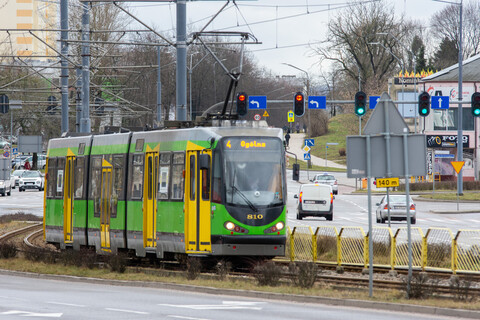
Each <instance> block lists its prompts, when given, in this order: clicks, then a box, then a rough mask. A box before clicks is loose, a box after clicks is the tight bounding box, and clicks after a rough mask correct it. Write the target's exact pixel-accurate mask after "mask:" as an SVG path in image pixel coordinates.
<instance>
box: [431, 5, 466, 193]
mask: <svg viewBox="0 0 480 320" xmlns="http://www.w3.org/2000/svg"><path fill="white" fill-rule="evenodd" d="M433 1H437V2H445V3H449V4H454V5H457V6H460V10H459V15H460V16H459V25H458V28H459V32H458V34H459V39H458V129H457V161H463V110H462V100H463V92H462V91H463V88H462V85H463V84H462V82H463V74H462V73H463V66H462V64H463V53H462V35H463V28H462V13H463V0H460V3H459V2H453V1H445V0H433ZM475 121H476V120H475ZM457 194H458V195H463V170H460V172H459V173H458V175H457Z"/></svg>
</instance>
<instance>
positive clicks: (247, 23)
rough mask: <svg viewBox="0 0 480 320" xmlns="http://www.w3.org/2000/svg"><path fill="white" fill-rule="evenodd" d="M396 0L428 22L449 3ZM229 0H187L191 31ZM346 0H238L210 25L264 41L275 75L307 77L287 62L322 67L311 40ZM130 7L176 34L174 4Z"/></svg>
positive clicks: (262, 49) (263, 53)
mask: <svg viewBox="0 0 480 320" xmlns="http://www.w3.org/2000/svg"><path fill="white" fill-rule="evenodd" d="M384 1H386V2H387V3H389V4H393V5H394V7H395V12H396V13H397V14H398V15H400V14H402V13H405V15H406V16H407V17H409V18H414V19H421V20H424V21H427V22H428V20H429V19H430V16H431V15H432V14H433V13H434V12H437V11H439V10H440V9H442V8H444V7H445V6H447V5H448V4H446V3H441V2H435V1H433V0H384ZM225 3H226V1H191V2H187V23H188V26H187V31H188V32H192V31H198V30H200V28H202V27H203V26H204V25H205V24H206V22H207V21H209V20H210V17H211V16H212V15H213V14H215V13H216V12H217V11H218V10H219V9H220V8H221V7H222V6H223V5H224V4H225ZM345 4H346V1H343V0H337V1H335V0H276V1H274V0H257V1H255V0H254V1H237V5H238V9H237V8H236V7H235V6H234V5H233V3H232V2H231V3H230V4H229V5H228V7H227V9H226V10H224V11H223V12H222V13H221V14H220V15H219V17H217V18H216V19H215V21H214V22H213V24H211V25H210V26H209V28H207V30H220V31H247V32H250V33H252V34H253V35H254V36H255V37H256V38H257V39H258V40H259V41H260V42H262V44H261V45H249V46H248V50H250V51H252V52H253V53H254V55H255V57H256V59H257V62H258V64H259V65H260V66H264V67H265V68H267V69H270V70H271V71H272V72H273V73H274V74H277V75H297V76H304V73H302V72H301V71H298V70H296V69H293V68H291V67H288V66H286V65H283V64H282V63H289V64H292V65H295V66H297V67H298V68H300V69H303V70H305V71H306V72H308V73H309V75H310V77H314V76H315V75H318V74H319V73H320V68H321V67H322V68H324V70H325V69H328V65H324V66H319V65H318V64H316V62H317V61H316V59H315V58H314V57H310V54H311V50H310V49H309V46H308V44H314V43H316V42H318V41H320V40H324V39H325V37H326V29H327V24H328V21H329V19H330V18H333V17H335V16H336V15H337V13H338V10H339V9H338V8H340V7H342V6H344V5H345ZM129 5H130V6H131V7H132V12H135V13H136V15H137V16H138V17H139V18H141V19H142V21H144V22H146V23H147V24H149V25H150V26H156V27H158V28H159V29H160V30H162V31H167V32H170V34H171V35H174V31H173V29H174V28H175V24H176V22H175V21H176V4H175V3H158V2H157V3H151V2H150V3H147V2H140V3H134V2H130V3H129Z"/></svg>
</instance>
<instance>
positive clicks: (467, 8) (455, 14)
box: [430, 0, 480, 58]
mask: <svg viewBox="0 0 480 320" xmlns="http://www.w3.org/2000/svg"><path fill="white" fill-rule="evenodd" d="M462 20H463V23H462V24H463V40H462V47H463V55H464V57H465V58H469V57H472V56H474V55H476V54H478V53H480V29H479V28H478V26H479V25H480V2H478V1H476V0H475V1H469V2H466V1H464V2H463V19H462ZM430 21H431V22H430V25H431V27H432V31H433V34H434V35H435V38H436V43H438V44H440V43H441V42H442V41H443V40H444V39H445V38H447V39H448V40H450V41H453V42H454V43H455V45H456V47H457V50H458V48H459V40H460V33H459V25H460V6H459V5H456V4H451V5H449V6H446V7H445V8H444V9H442V10H440V11H439V12H437V13H435V14H434V15H433V16H432V18H431V20H430Z"/></svg>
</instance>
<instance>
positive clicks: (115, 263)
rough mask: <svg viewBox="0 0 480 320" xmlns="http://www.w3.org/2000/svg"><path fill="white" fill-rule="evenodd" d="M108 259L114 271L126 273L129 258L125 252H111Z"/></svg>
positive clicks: (111, 269)
mask: <svg viewBox="0 0 480 320" xmlns="http://www.w3.org/2000/svg"><path fill="white" fill-rule="evenodd" d="M106 260H107V264H108V266H109V267H110V271H112V272H117V273H124V272H125V271H126V270H127V259H126V257H125V255H123V254H120V253H118V254H110V255H108V256H107V259H106Z"/></svg>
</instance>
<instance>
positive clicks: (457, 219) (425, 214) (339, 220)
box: [287, 171, 480, 233]
mask: <svg viewBox="0 0 480 320" xmlns="http://www.w3.org/2000/svg"><path fill="white" fill-rule="evenodd" d="M333 175H335V177H336V178H337V180H338V181H339V193H338V195H336V196H335V200H334V218H333V221H326V220H325V219H324V218H314V217H307V218H304V219H303V220H296V205H297V204H296V199H294V198H293V196H294V195H295V194H296V193H297V192H298V188H299V186H300V183H298V182H296V181H293V180H292V179H291V172H290V171H289V172H288V173H287V185H288V224H289V225H290V226H291V227H294V226H311V227H318V226H325V225H328V226H335V227H337V228H341V227H347V226H348V227H351V226H356V227H362V228H363V229H364V230H368V197H367V195H366V194H352V192H353V191H354V190H355V187H354V186H355V182H354V179H353V181H349V182H348V184H347V183H346V179H347V178H346V176H345V173H333ZM313 176H314V173H313V172H310V174H309V177H310V178H312V177H313ZM300 181H301V182H302V183H307V182H308V178H307V172H306V171H302V172H301V175H300ZM342 182H343V183H345V184H343V183H342ZM383 196H384V195H383V194H382V195H379V194H375V193H372V209H371V213H372V219H373V224H374V226H382V227H384V226H388V224H378V223H376V218H375V210H376V208H377V206H376V203H378V202H380V200H381V199H382V197H383ZM414 199H415V196H414ZM414 201H415V200H414ZM415 204H416V209H417V224H416V225H415V227H420V228H421V229H422V231H423V232H426V231H427V229H428V228H430V227H435V228H449V229H450V230H452V232H453V233H456V231H457V230H459V229H472V228H477V227H476V226H479V225H480V206H479V204H478V203H460V204H459V208H460V211H470V210H477V212H476V213H454V212H455V211H456V210H457V203H456V202H432V201H420V200H417V201H415ZM434 211H450V212H452V213H449V214H439V213H434ZM406 225H407V224H406V222H405V221H392V224H391V227H392V229H393V230H394V231H395V230H396V229H397V228H399V227H406Z"/></svg>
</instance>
